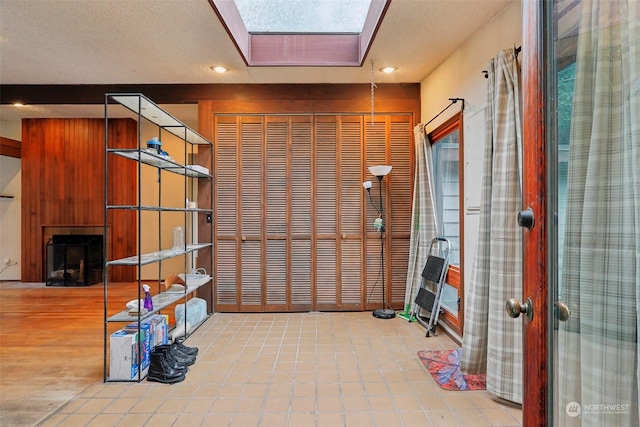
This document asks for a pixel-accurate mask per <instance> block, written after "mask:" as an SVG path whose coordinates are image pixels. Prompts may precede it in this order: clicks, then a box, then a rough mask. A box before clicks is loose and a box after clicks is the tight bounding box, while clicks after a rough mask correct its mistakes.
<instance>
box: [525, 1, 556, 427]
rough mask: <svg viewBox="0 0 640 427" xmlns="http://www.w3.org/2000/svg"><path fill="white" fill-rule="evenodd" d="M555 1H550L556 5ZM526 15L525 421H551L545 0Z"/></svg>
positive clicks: (527, 5) (535, 423)
mask: <svg viewBox="0 0 640 427" xmlns="http://www.w3.org/2000/svg"><path fill="white" fill-rule="evenodd" d="M552 6H553V5H552V4H551V7H552ZM522 8H523V9H522V14H523V46H522V52H523V58H522V60H523V67H522V70H523V73H522V92H523V113H524V114H523V117H524V120H523V147H524V150H523V189H522V204H523V206H522V209H523V210H525V209H531V210H532V211H533V216H534V225H533V227H532V228H531V229H526V228H523V239H522V242H523V254H524V256H523V298H524V299H525V300H526V299H527V298H531V301H532V303H533V304H532V305H533V318H532V319H531V320H529V319H527V317H526V316H521V317H523V320H522V321H523V322H524V328H523V347H522V351H523V353H522V354H523V391H524V393H523V405H522V421H523V426H525V427H529V426H541V425H550V424H551V423H552V413H551V412H552V411H551V405H550V401H549V399H550V398H551V396H552V394H551V391H550V385H551V383H550V381H549V372H550V365H549V362H548V361H549V354H550V353H549V349H550V343H549V333H548V331H549V329H548V326H549V319H548V317H549V292H548V282H549V281H548V275H547V271H548V250H547V248H548V243H549V242H548V232H547V230H548V227H547V221H548V220H549V217H548V216H547V212H548V211H547V197H546V195H547V194H546V193H547V181H548V177H547V171H548V165H547V157H546V145H547V139H546V136H547V127H546V120H545V111H547V109H548V108H547V105H546V96H545V95H546V91H545V82H546V75H547V69H546V65H547V64H548V61H546V60H545V59H546V52H547V50H548V46H546V44H545V43H546V41H547V40H548V38H547V36H546V34H545V32H546V31H549V29H548V28H545V15H544V14H545V2H544V1H525V2H523V3H522Z"/></svg>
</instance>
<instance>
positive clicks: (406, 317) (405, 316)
mask: <svg viewBox="0 0 640 427" xmlns="http://www.w3.org/2000/svg"><path fill="white" fill-rule="evenodd" d="M398 317H400V318H402V319H404V320H408V321H409V322H415V321H416V318H415V317H413V316H412V315H411V312H410V311H409V304H407V305H405V307H404V311H401V312H400V313H398Z"/></svg>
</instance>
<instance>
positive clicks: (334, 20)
mask: <svg viewBox="0 0 640 427" xmlns="http://www.w3.org/2000/svg"><path fill="white" fill-rule="evenodd" d="M209 3H210V4H211V6H212V7H213V9H214V11H215V12H216V14H217V15H218V17H219V18H220V21H221V22H222V24H223V25H224V27H225V29H226V30H227V32H228V33H229V36H230V37H231V39H232V40H233V42H234V44H235V45H236V47H237V48H238V52H240V54H241V55H242V59H243V60H244V62H245V63H246V64H247V65H248V66H250V67H267V66H271V67H278V66H294V67H354V66H362V64H363V63H364V59H365V57H366V56H367V53H368V52H369V48H370V47H371V43H372V42H373V38H374V36H375V34H376V32H377V31H378V27H379V26H380V23H381V22H382V18H383V17H384V14H385V13H386V11H387V8H388V7H389V4H390V3H391V0H209Z"/></svg>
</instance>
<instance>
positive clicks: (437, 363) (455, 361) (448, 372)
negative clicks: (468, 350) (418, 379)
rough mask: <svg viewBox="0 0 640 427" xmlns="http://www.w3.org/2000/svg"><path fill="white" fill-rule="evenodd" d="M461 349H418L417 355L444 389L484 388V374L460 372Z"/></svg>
mask: <svg viewBox="0 0 640 427" xmlns="http://www.w3.org/2000/svg"><path fill="white" fill-rule="evenodd" d="M461 354H462V349H459V348H457V349H455V350H432V351H419V352H418V357H420V360H421V361H422V363H423V364H424V366H425V367H426V368H427V370H428V371H429V372H430V373H431V375H432V376H433V379H434V380H436V383H438V385H439V386H440V387H441V388H443V389H445V390H457V391H461V390H485V389H486V388H487V381H486V378H487V376H486V374H479V375H463V374H462V373H461V372H460V355H461Z"/></svg>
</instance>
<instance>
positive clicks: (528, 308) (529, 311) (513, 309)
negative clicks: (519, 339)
mask: <svg viewBox="0 0 640 427" xmlns="http://www.w3.org/2000/svg"><path fill="white" fill-rule="evenodd" d="M505 309H506V310H507V315H508V316H509V317H513V318H514V319H516V318H518V317H520V314H522V313H524V314H526V315H527V319H529V320H531V319H533V303H532V302H531V298H527V300H526V301H525V302H524V303H522V304H521V303H520V301H518V300H517V299H515V298H509V299H508V300H507V303H506V304H505Z"/></svg>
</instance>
